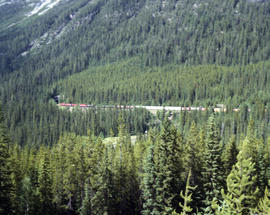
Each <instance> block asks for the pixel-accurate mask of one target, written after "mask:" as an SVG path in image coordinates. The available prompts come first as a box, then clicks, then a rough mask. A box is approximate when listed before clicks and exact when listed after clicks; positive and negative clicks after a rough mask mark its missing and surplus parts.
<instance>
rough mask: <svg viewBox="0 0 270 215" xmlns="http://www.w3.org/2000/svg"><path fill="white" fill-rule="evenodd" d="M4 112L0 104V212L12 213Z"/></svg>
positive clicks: (7, 138)
mask: <svg viewBox="0 0 270 215" xmlns="http://www.w3.org/2000/svg"><path fill="white" fill-rule="evenodd" d="M4 120H5V119H4V114H3V113H2V110H1V106H0V214H7V215H9V214H12V193H13V185H12V181H11V173H12V171H11V164H10V155H9V149H8V147H9V144H10V139H9V137H8V134H7V129H6V126H5V122H4Z"/></svg>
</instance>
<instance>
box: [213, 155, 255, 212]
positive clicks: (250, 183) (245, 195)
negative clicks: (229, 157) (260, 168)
mask: <svg viewBox="0 0 270 215" xmlns="http://www.w3.org/2000/svg"><path fill="white" fill-rule="evenodd" d="M254 166H255V164H254V163H253V162H252V160H251V158H248V159H246V158H245V157H244V156H243V153H242V151H240V152H239V154H238V156H237V163H236V164H235V165H234V166H233V168H232V171H231V173H230V174H229V175H228V177H227V192H226V193H225V192H224V190H223V189H222V192H221V193H222V197H223V205H221V206H219V207H217V205H216V204H214V205H215V206H216V207H215V209H216V214H218V215H225V214H226V215H227V214H232V215H234V214H235V215H248V214H249V213H250V212H251V211H252V210H253V211H254V209H255V207H256V205H257V198H256V195H257V194H258V191H259V190H258V188H257V187H256V186H255V183H256V177H257V176H256V175H255V167H254Z"/></svg>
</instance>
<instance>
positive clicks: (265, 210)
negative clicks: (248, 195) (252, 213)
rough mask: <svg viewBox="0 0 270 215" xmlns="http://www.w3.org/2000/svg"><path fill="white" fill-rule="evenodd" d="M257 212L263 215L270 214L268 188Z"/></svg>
mask: <svg viewBox="0 0 270 215" xmlns="http://www.w3.org/2000/svg"><path fill="white" fill-rule="evenodd" d="M256 211H257V213H258V214H261V215H268V214H270V193H269V191H268V188H267V187H266V188H265V191H264V197H263V198H262V199H261V200H260V201H259V204H258V207H257V210H256Z"/></svg>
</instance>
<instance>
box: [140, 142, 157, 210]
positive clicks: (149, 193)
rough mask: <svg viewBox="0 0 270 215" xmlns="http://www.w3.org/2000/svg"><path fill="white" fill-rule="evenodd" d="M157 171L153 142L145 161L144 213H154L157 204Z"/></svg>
mask: <svg viewBox="0 0 270 215" xmlns="http://www.w3.org/2000/svg"><path fill="white" fill-rule="evenodd" d="M155 171H156V170H155V160H154V145H153V144H152V143H151V145H150V146H149V148H148V151H147V156H146V159H145V162H144V175H143V181H142V187H143V200H144V202H143V211H142V214H143V215H152V214H154V208H155V204H156V190H155V178H156V177H155V176H156V175H155V174H156V172H155Z"/></svg>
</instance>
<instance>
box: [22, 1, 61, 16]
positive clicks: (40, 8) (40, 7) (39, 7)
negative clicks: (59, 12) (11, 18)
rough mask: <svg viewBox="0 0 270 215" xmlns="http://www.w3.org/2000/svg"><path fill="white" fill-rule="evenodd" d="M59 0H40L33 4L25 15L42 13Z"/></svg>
mask: <svg viewBox="0 0 270 215" xmlns="http://www.w3.org/2000/svg"><path fill="white" fill-rule="evenodd" d="M60 1H61V0H41V1H40V2H39V3H37V4H36V5H35V7H34V9H33V10H32V11H30V12H29V13H28V14H27V16H28V17H30V16H33V15H36V14H38V15H42V14H44V13H46V12H47V11H48V10H50V9H52V8H53V7H54V6H56V5H57V4H58V3H59V2H60Z"/></svg>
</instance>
